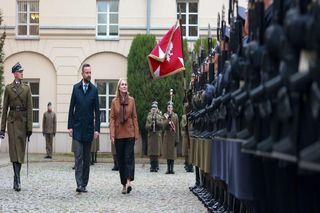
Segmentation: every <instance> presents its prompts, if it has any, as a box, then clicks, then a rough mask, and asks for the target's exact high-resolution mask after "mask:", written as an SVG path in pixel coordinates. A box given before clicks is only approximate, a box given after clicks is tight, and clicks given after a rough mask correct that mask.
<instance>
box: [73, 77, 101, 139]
mask: <svg viewBox="0 0 320 213" xmlns="http://www.w3.org/2000/svg"><path fill="white" fill-rule="evenodd" d="M94 120H95V124H94ZM68 129H73V139H75V140H77V141H80V142H91V141H92V140H93V134H94V131H97V132H100V109H99V98H98V90H97V88H96V87H95V86H94V85H93V84H92V83H91V82H90V83H89V86H88V90H87V92H86V93H84V91H83V85H82V81H80V82H79V83H77V84H75V85H74V86H73V91H72V95H71V101H70V108H69V118H68Z"/></svg>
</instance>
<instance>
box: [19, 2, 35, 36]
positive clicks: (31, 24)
mask: <svg viewBox="0 0 320 213" xmlns="http://www.w3.org/2000/svg"><path fill="white" fill-rule="evenodd" d="M16 2H17V4H16V37H17V38H26V39H38V38H39V37H40V2H39V0H17V1H16ZM34 2H36V3H38V11H37V12H34V11H30V3H34ZM19 3H26V4H27V11H26V12H21V11H19ZM23 13H26V14H27V20H26V21H27V22H26V23H20V21H19V14H23ZM31 13H38V15H39V23H31V22H30V14H31ZM19 26H27V34H26V35H19ZM30 26H38V35H30Z"/></svg>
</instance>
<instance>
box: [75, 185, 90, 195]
mask: <svg viewBox="0 0 320 213" xmlns="http://www.w3.org/2000/svg"><path fill="white" fill-rule="evenodd" d="M76 192H79V193H81V192H84V193H87V192H88V190H87V188H86V187H83V186H80V187H78V188H77V189H76Z"/></svg>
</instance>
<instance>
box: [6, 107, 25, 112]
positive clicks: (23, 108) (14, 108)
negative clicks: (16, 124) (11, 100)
mask: <svg viewBox="0 0 320 213" xmlns="http://www.w3.org/2000/svg"><path fill="white" fill-rule="evenodd" d="M10 110H11V111H16V112H20V111H27V108H26V107H22V106H11V107H10Z"/></svg>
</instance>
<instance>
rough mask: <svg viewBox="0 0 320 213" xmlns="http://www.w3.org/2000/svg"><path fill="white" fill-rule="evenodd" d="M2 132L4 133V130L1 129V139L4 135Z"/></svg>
mask: <svg viewBox="0 0 320 213" xmlns="http://www.w3.org/2000/svg"><path fill="white" fill-rule="evenodd" d="M4 133H5V132H4V130H1V131H0V138H1V139H4V136H5V134H4Z"/></svg>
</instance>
